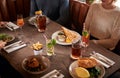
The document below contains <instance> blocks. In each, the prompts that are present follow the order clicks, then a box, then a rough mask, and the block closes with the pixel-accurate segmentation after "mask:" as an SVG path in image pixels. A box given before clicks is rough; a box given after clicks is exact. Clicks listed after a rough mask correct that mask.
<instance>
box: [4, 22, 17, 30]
mask: <svg viewBox="0 0 120 78" xmlns="http://www.w3.org/2000/svg"><path fill="white" fill-rule="evenodd" d="M5 26H6V27H7V28H8V29H9V30H11V31H13V30H15V29H18V28H19V26H17V25H16V24H14V23H12V22H8V23H6V24H5Z"/></svg>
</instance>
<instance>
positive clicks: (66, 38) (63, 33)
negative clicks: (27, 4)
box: [52, 27, 81, 45]
mask: <svg viewBox="0 0 120 78" xmlns="http://www.w3.org/2000/svg"><path fill="white" fill-rule="evenodd" d="M52 39H55V40H56V43H57V44H60V45H71V44H72V41H73V40H74V39H76V40H80V39H81V36H80V34H79V33H77V32H75V31H72V30H69V29H67V28H65V27H61V30H59V31H56V32H54V33H53V34H52Z"/></svg>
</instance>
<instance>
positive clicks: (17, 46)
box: [3, 41, 27, 53]
mask: <svg viewBox="0 0 120 78" xmlns="http://www.w3.org/2000/svg"><path fill="white" fill-rule="evenodd" d="M25 46H27V45H26V44H25V43H24V42H22V41H17V42H15V43H13V44H10V45H7V46H5V47H4V48H3V49H4V50H5V51H6V52H8V53H10V52H13V51H15V50H18V49H20V48H23V47H25Z"/></svg>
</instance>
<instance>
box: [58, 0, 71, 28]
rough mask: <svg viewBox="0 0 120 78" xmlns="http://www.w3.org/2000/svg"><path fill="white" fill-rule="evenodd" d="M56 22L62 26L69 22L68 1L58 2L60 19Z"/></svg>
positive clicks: (61, 0)
mask: <svg viewBox="0 0 120 78" xmlns="http://www.w3.org/2000/svg"><path fill="white" fill-rule="evenodd" d="M56 22H58V23H60V24H62V25H64V26H65V25H66V24H67V23H68V22H69V0H60V17H59V18H58V19H57V20H56Z"/></svg>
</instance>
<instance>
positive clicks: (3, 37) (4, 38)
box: [0, 33, 15, 42]
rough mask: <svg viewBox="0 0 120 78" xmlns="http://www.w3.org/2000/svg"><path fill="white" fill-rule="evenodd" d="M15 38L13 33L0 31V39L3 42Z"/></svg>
mask: <svg viewBox="0 0 120 78" xmlns="http://www.w3.org/2000/svg"><path fill="white" fill-rule="evenodd" d="M14 39H15V37H14V36H13V35H9V34H6V33H1V34H0V40H2V41H5V42H11V41H13V40H14Z"/></svg>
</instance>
